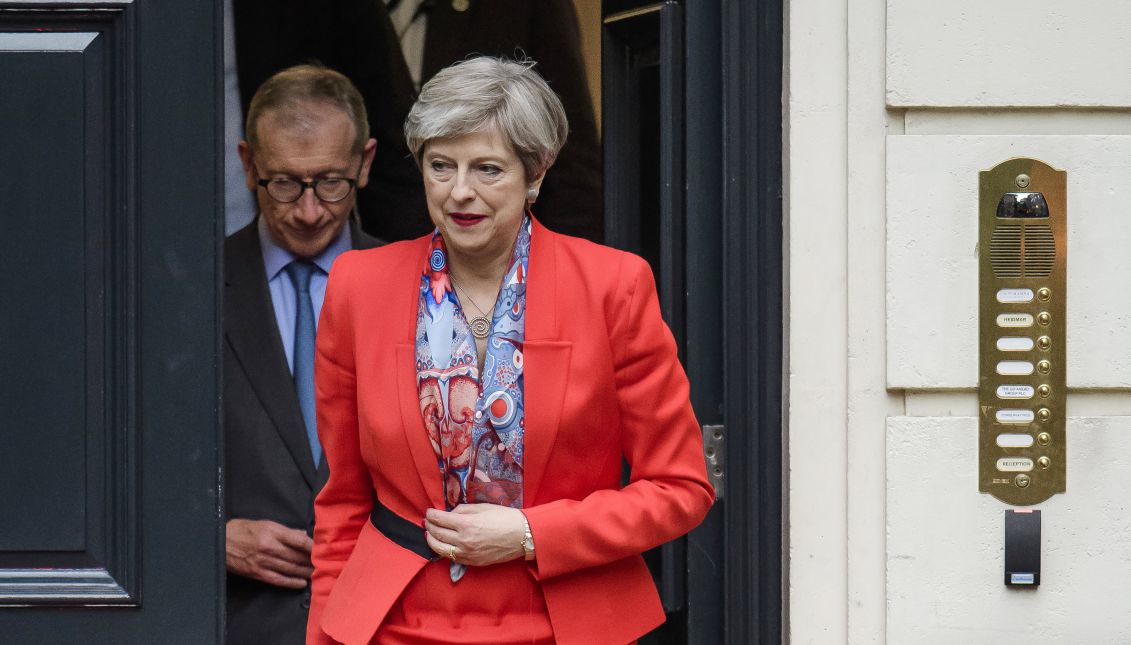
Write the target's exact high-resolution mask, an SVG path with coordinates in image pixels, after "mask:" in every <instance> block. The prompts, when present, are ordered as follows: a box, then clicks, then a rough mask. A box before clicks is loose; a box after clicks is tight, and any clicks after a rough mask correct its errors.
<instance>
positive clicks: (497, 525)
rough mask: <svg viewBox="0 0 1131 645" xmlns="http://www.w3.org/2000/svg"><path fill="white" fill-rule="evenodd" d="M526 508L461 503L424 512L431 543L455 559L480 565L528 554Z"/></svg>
mask: <svg viewBox="0 0 1131 645" xmlns="http://www.w3.org/2000/svg"><path fill="white" fill-rule="evenodd" d="M522 520H523V515H522V511H520V510H518V509H517V508H510V507H509V506H499V505H497V504H460V505H459V506H457V507H455V508H454V509H452V511H451V512H450V513H449V512H445V511H439V510H436V509H434V508H430V509H428V511H427V512H426V513H425V514H424V530H425V531H426V533H425V537H426V539H427V540H428V546H429V547H430V548H431V549H432V550H433V551H435V552H436V553H438V554H439V555H441V556H443V557H445V558H448V557H450V555H451V547H453V546H454V547H455V555H456V557H455V561H456V562H459V563H460V564H470V565H473V566H477V567H482V566H487V565H489V564H497V563H499V562H507V561H509V560H514V559H516V558H521V557H523V556H524V555H525V553H524V552H523V550H522V536H523V534H524V530H523V529H524V523H523V521H522Z"/></svg>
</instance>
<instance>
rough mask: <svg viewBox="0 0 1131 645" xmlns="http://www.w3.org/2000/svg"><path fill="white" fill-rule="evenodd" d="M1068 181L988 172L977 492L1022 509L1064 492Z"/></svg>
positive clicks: (983, 197)
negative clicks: (987, 494)
mask: <svg viewBox="0 0 1131 645" xmlns="http://www.w3.org/2000/svg"><path fill="white" fill-rule="evenodd" d="M1067 177H1068V173H1066V172H1065V171H1063V170H1056V169H1055V168H1053V167H1052V166H1049V165H1048V164H1046V163H1044V162H1041V161H1038V160H1036V159H1026V158H1017V159H1010V160H1008V161H1003V162H1002V163H1000V164H998V165H996V166H994V167H993V168H992V169H990V170H984V171H982V172H981V173H980V192H979V198H978V211H979V222H980V224H979V236H978V241H979V247H978V248H979V249H980V251H979V276H978V277H979V286H980V293H979V316H980V318H979V327H978V330H979V338H978V343H979V361H978V367H979V381H978V404H979V409H980V410H981V413H980V421H979V445H978V465H979V468H978V489H979V490H980V491H982V492H983V493H989V494H991V495H993V496H994V497H996V498H998V499H1000V500H1001V501H1003V502H1006V503H1007V504H1013V505H1016V506H1028V505H1031V504H1037V503H1039V502H1043V501H1044V500H1046V499H1048V498H1049V497H1052V496H1053V495H1054V494H1056V493H1063V492H1064V490H1065V468H1064V467H1065V457H1066V456H1067V451H1066V446H1065V442H1064V439H1065V436H1064V421H1065V410H1064V408H1065V401H1066V400H1067V396H1066V392H1065V356H1066V352H1065V340H1066V334H1065V329H1066V326H1065V322H1066V321H1065V311H1066V309H1065V302H1066V295H1067V294H1066V293H1065V283H1066V266H1067V263H1066V253H1065V251H1066V249H1067V242H1068V226H1067V219H1068V212H1067V203H1066V202H1067V198H1066V193H1067V187H1066V185H1067Z"/></svg>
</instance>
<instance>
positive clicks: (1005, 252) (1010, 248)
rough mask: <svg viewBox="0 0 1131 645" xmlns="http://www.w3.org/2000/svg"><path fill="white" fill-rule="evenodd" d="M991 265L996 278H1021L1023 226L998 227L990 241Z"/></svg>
mask: <svg viewBox="0 0 1131 645" xmlns="http://www.w3.org/2000/svg"><path fill="white" fill-rule="evenodd" d="M990 265H991V266H992V267H993V269H994V277H995V278H1020V277H1021V226H1020V225H1012V226H998V227H997V228H995V229H994V235H993V237H992V238H991V239H990Z"/></svg>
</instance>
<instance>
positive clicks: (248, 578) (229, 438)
mask: <svg viewBox="0 0 1131 645" xmlns="http://www.w3.org/2000/svg"><path fill="white" fill-rule="evenodd" d="M246 131H247V139H246V140H244V141H241V142H240V144H239V154H240V159H241V161H242V163H243V169H244V174H245V176H246V179H247V186H248V188H249V189H250V190H253V191H255V194H256V202H257V205H258V209H259V214H258V216H257V217H256V219H255V220H254V221H252V223H251V224H249V225H248V226H246V227H245V228H243V229H241V230H240V231H238V232H236V233H234V234H233V235H232V236H231V237H229V238H228V239H227V240H226V241H225V249H224V254H225V262H226V266H225V276H224V282H225V289H224V340H225V345H224V381H225V382H224V421H225V426H226V427H225V432H226V438H225V442H226V445H225V448H226V456H225V480H224V482H225V490H224V493H225V503H226V508H227V517H228V521H227V539H226V551H227V567H228V587H227V589H228V606H227V642H228V643H229V644H231V645H238V644H240V643H255V644H256V645H263V644H264V643H271V644H276V643H296V644H297V643H302V642H304V638H305V631H306V616H307V607H308V606H309V598H310V590H309V580H310V574H311V565H310V548H311V544H312V542H311V537H310V535H311V533H312V531H313V527H314V508H313V502H314V496H315V494H316V493H317V492H318V490H319V489H320V488H321V486H322V484H323V483H324V482H325V481H326V476H327V474H328V471H327V468H326V464H325V462H324V461H323V460H322V459H321V447H320V445H319V444H318V437H317V434H316V433H315V427H314V381H313V365H314V332H315V325H316V324H317V320H318V314H319V312H320V310H321V306H322V298H323V296H324V294H325V287H326V279H327V274H328V272H329V269H330V265H331V263H332V262H333V261H334V259H335V258H336V257H337V256H338V255H339V254H340V253H342V252H344V251H347V250H349V249H351V248H369V247H373V246H376V245H377V244H378V243H379V242H378V241H377V240H376V239H374V238H371V237H369V236H367V235H365V234H363V233H361V232H360V230H359V229H358V226H357V224H356V222H351V221H350V214H351V212H352V211H353V208H354V205H355V202H356V197H357V189H358V188H362V187H364V186H365V185H366V184H367V183H368V175H369V170H370V165H371V164H372V162H373V156H374V152H375V150H376V146H377V144H376V141H374V140H373V139H371V138H370V137H369V126H368V121H367V117H366V111H365V105H364V103H363V101H362V98H361V95H360V94H359V93H358V91H357V89H356V88H355V87H354V86H353V84H352V83H350V81H349V80H348V79H347V78H346V77H345V76H343V75H341V74H339V73H338V72H335V71H332V70H330V69H327V68H324V67H319V66H314V65H300V66H297V67H292V68H289V69H286V70H283V71H282V72H279V73H277V74H275V75H274V76H272V77H271V78H269V79H268V80H267V81H266V82H265V83H264V84H263V85H262V86H261V87H260V88H259V90H258V91H257V92H256V93H255V96H254V98H253V99H252V101H251V105H250V108H249V110H248V119H247V130H246Z"/></svg>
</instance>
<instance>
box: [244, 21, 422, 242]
mask: <svg viewBox="0 0 1131 645" xmlns="http://www.w3.org/2000/svg"><path fill="white" fill-rule="evenodd" d="M225 4H226V5H228V6H230V12H231V19H230V20H228V21H226V22H225V28H226V29H227V30H228V31H226V33H225V37H226V38H227V37H228V36H230V37H231V43H230V47H229V43H227V42H226V43H225V46H226V54H225V61H224V62H225V70H226V75H225V78H226V81H225V88H226V90H225V99H226V103H227V104H228V105H229V106H230V107H229V108H228V109H229V112H228V113H227V114H230V116H226V117H225V118H226V119H228V120H229V121H235V122H236V123H237V124H239V123H242V121H243V119H242V118H241V114H242V115H247V113H248V111H249V109H250V103H251V97H252V95H253V94H254V93H255V91H256V89H258V88H259V86H260V85H261V84H262V83H263V82H264V81H266V80H267V79H268V78H269V77H270V76H271V75H273V74H274V73H275V72H278V71H279V70H282V69H285V68H287V67H290V66H292V65H298V64H300V63H310V62H314V61H318V62H320V63H322V64H324V65H326V66H328V67H330V68H332V69H334V70H337V71H339V72H341V73H342V74H344V75H345V76H346V77H347V78H349V79H350V81H351V82H353V84H354V86H355V87H357V89H358V91H359V92H361V96H362V98H364V99H365V106H366V112H367V115H368V117H369V131H370V133H371V135H372V136H374V137H376V138H377V140H378V141H380V142H381V145H380V146H379V148H378V150H377V153H376V155H375V156H374V159H373V163H372V169H371V172H370V180H369V183H368V184H367V185H366V187H365V189H364V190H361V191H358V194H357V196H356V202H357V204H356V205H357V209H358V211H359V213H360V216H361V217H362V219H363V220H364V221H365V222H366V226H369V225H370V224H372V225H373V226H375V227H376V228H373V229H368V228H367V229H366V230H369V231H370V232H371V233H374V234H376V235H379V236H381V237H382V238H384V239H386V240H391V239H393V238H392V237H390V236H388V235H386V234H385V233H387V232H388V231H387V230H386V229H388V228H389V227H387V226H384V225H381V223H382V222H383V221H385V220H392V221H399V220H409V221H413V222H421V223H427V221H428V213H427V210H426V209H425V206H424V191H423V189H422V188H421V186H422V182H421V178H420V173H419V171H418V170H417V168H416V164H415V163H414V162H413V160H412V157H411V156H409V154H408V149H407V148H406V147H405V143H404V135H403V134H402V129H403V128H404V118H405V116H406V115H407V114H408V110H409V108H410V107H412V102H413V100H414V96H413V93H412V81H411V80H410V79H409V76H408V71H407V70H405V69H404V64H403V62H402V63H400V65H399V67H398V66H390V65H389V64H388V62H387V61H389V60H391V59H395V57H399V56H400V45H399V44H398V43H397V37H396V34H395V33H394V32H393V27H392V25H391V24H390V23H389V17H388V15H387V13H386V11H385V6H384V4H383V3H381V2H379V1H378V2H374V1H372V0H334V2H319V1H316V0H227V2H226V3H225ZM229 31H230V33H228V32H229ZM233 130H236V131H238V127H236V128H233ZM236 141H238V138H237V139H236ZM237 165H238V164H237ZM249 218H250V214H247V215H243V217H242V218H241V215H240V213H239V212H238V211H236V212H229V213H228V214H227V219H228V223H229V224H230V225H232V226H230V227H229V230H232V228H238V227H240V226H242V225H243V224H244V223H246V222H247V221H248V219H249ZM237 222H238V224H237ZM379 225H380V226H379ZM426 228H427V227H426ZM414 230H416V229H414ZM427 230H430V228H428V229H427ZM378 231H380V232H378Z"/></svg>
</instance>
